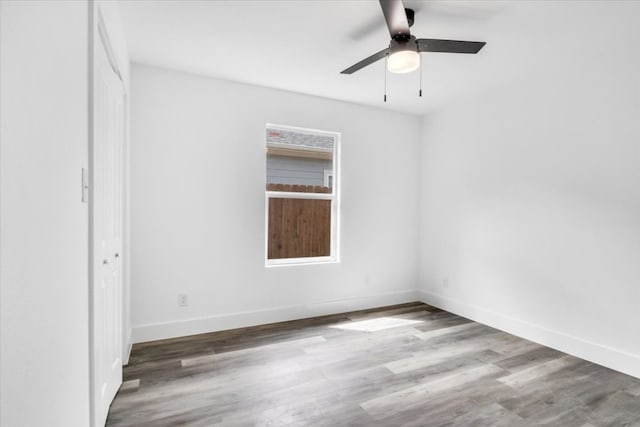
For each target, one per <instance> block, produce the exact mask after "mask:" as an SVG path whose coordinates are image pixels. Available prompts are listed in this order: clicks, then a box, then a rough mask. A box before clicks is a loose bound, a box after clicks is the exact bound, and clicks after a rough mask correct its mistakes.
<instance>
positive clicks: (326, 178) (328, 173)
mask: <svg viewBox="0 0 640 427" xmlns="http://www.w3.org/2000/svg"><path fill="white" fill-rule="evenodd" d="M329 178H333V171H332V170H330V169H325V170H324V179H323V181H324V186H325V187H333V182H331V185H329Z"/></svg>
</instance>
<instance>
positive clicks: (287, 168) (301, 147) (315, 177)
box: [267, 128, 335, 193]
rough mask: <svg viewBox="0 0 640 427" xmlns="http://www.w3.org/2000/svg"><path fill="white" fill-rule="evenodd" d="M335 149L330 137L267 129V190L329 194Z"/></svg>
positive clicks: (331, 184) (332, 139)
mask: <svg viewBox="0 0 640 427" xmlns="http://www.w3.org/2000/svg"><path fill="white" fill-rule="evenodd" d="M334 145H335V141H334V137H333V136H329V135H320V134H314V133H304V132H299V131H293V130H282V129H273V128H267V190H269V191H295V192H304V193H331V192H332V187H333V176H334V175H333V167H334V162H333V151H334ZM280 185H282V186H280Z"/></svg>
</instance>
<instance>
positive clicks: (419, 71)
mask: <svg viewBox="0 0 640 427" xmlns="http://www.w3.org/2000/svg"><path fill="white" fill-rule="evenodd" d="M418 55H420V54H418ZM419 67H420V69H419V70H418V74H420V90H419V91H418V96H419V97H420V98H422V55H420V65H419Z"/></svg>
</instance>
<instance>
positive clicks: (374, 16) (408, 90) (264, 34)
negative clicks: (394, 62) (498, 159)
mask: <svg viewBox="0 0 640 427" xmlns="http://www.w3.org/2000/svg"><path fill="white" fill-rule="evenodd" d="M597 4H599V3H598V2H573V1H570V2H540V1H538V2H535V1H511V2H508V1H482V0H476V1H411V0H406V1H405V6H406V7H412V8H414V9H416V22H415V24H414V26H413V27H412V29H411V32H412V34H414V35H416V36H417V37H418V38H420V37H424V38H446V39H460V40H476V41H486V42H487V45H486V46H485V47H484V49H483V50H482V51H480V53H479V54H478V55H455V54H438V53H432V54H423V71H422V80H423V83H422V84H423V97H422V98H418V77H419V73H411V74H405V75H392V74H389V75H388V77H387V79H388V80H387V86H388V89H387V93H388V102H387V103H386V104H385V103H383V85H384V61H379V62H378V63H376V64H374V65H371V66H369V67H367V68H365V69H363V70H361V71H358V72H356V73H354V74H352V75H342V74H340V71H341V70H343V69H344V68H346V67H348V66H350V65H352V64H354V63H355V62H357V61H359V60H361V59H363V58H365V57H367V56H369V55H371V54H373V53H375V52H377V51H379V50H380V49H383V48H384V47H386V45H387V44H388V42H389V35H388V32H387V29H386V27H385V23H384V18H383V16H382V13H381V10H380V6H379V4H378V1H374V0H371V1H368V0H356V1H348V0H336V1H330V0H321V1H314V0H297V1H293V0H291V1H266V0H258V1H202V0H201V1H189V0H181V1H171V0H155V1H154V0H125V1H121V9H122V15H123V19H124V23H125V32H126V35H127V40H128V44H129V50H130V55H131V59H132V60H133V61H136V62H142V63H147V64H153V65H159V66H163V67H168V68H172V69H178V70H184V71H188V72H193V73H197V74H202V75H208V76H213V77H217V78H222V79H228V80H233V81H239V82H245V83H250V84H256V85H261V86H268V87H273V88H279V89H284V90H290V91H294V92H300V93H306V94H311V95H317V96H322V97H328V98H334V99H340V100H345V101H351V102H356V103H360V104H366V105H372V106H376V107H381V108H388V109H392V110H397V111H402V112H406V113H411V114H425V113H427V112H430V111H432V110H433V109H434V108H436V107H438V106H439V105H442V103H445V102H448V101H450V100H451V99H454V98H456V97H459V96H461V95H463V94H465V93H469V92H470V91H485V90H489V89H490V88H491V87H492V86H494V85H496V84H499V83H500V82H503V81H504V80H505V79H509V80H512V79H517V78H522V76H523V75H530V74H532V73H535V72H536V71H539V70H540V67H541V64H540V62H541V61H542V59H543V58H546V57H548V56H549V55H550V54H553V51H554V49H555V50H556V51H557V52H556V53H557V55H558V56H560V54H561V52H566V48H567V45H566V43H569V41H570V40H568V38H569V39H570V38H573V39H574V42H575V40H576V39H575V38H576V37H577V38H579V37H582V36H583V34H581V32H585V33H586V32H587V31H590V30H593V26H592V24H593V23H591V24H589V25H586V22H585V25H582V26H581V25H577V26H576V25H573V26H572V25H569V24H571V22H572V20H573V21H575V20H576V19H577V20H579V19H580V16H582V15H590V16H591V15H593V16H596V15H597V14H598V10H596V9H597V8H596V6H594V5H597ZM600 4H603V3H600ZM609 4H610V3H609ZM576 17H577V18H576ZM562 40H565V41H566V42H565V43H563V42H562Z"/></svg>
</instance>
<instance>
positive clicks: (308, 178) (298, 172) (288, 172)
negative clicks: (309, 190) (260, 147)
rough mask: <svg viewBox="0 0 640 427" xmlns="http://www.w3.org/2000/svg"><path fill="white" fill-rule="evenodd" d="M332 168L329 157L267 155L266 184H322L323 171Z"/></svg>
mask: <svg viewBox="0 0 640 427" xmlns="http://www.w3.org/2000/svg"><path fill="white" fill-rule="evenodd" d="M332 169H333V166H332V160H330V159H306V158H300V157H285V156H274V155H267V184H299V185H324V171H325V170H332Z"/></svg>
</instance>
